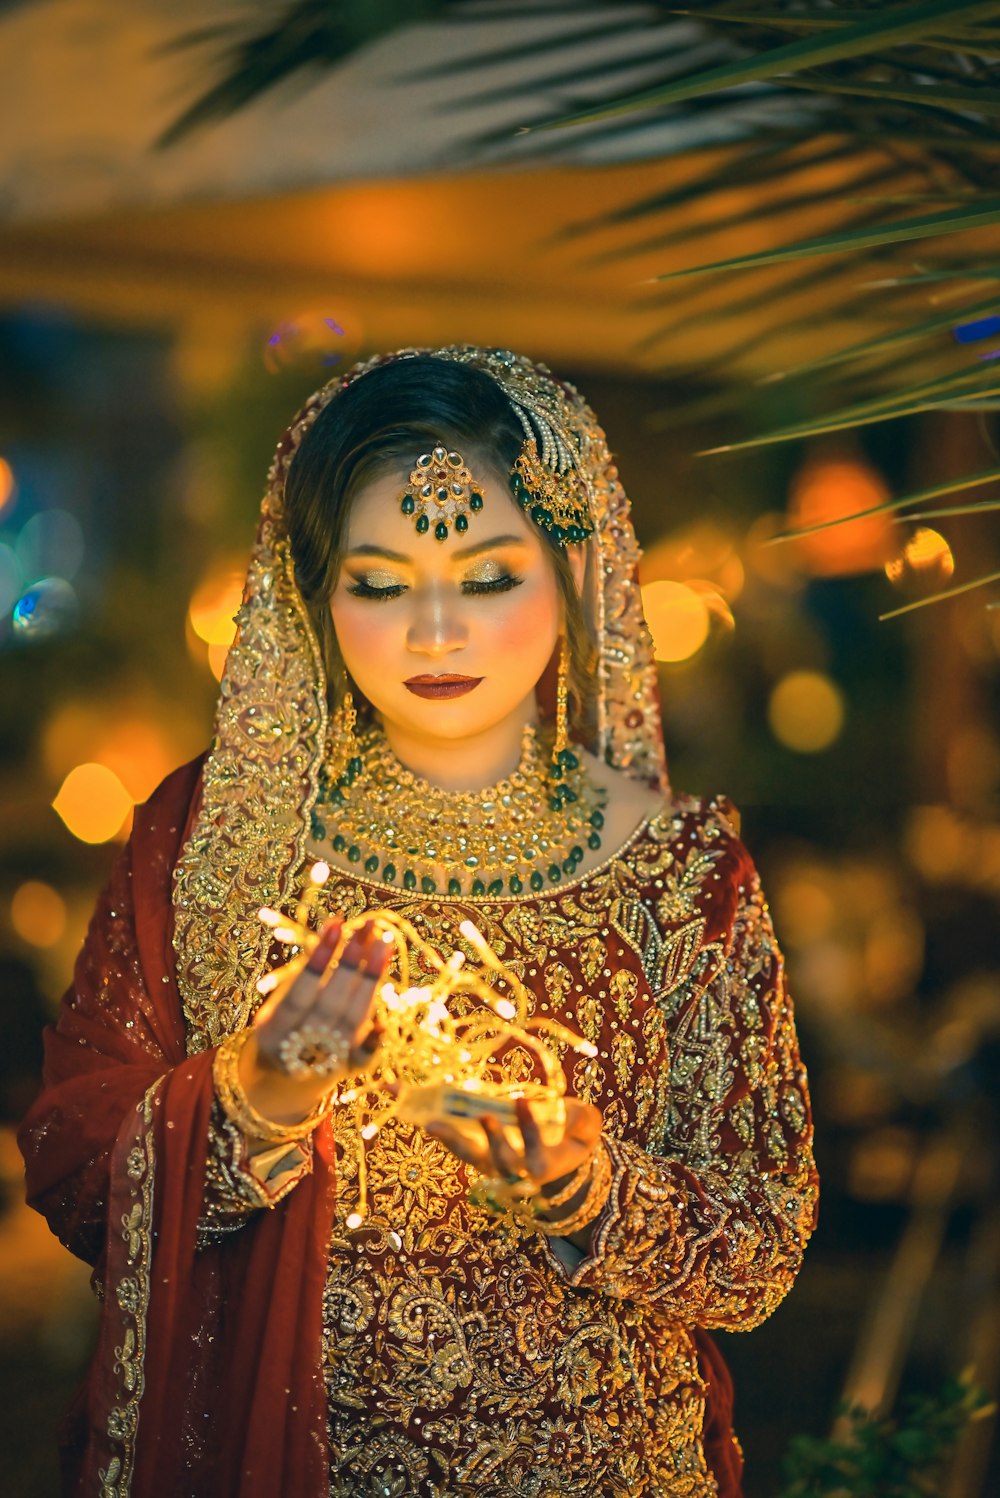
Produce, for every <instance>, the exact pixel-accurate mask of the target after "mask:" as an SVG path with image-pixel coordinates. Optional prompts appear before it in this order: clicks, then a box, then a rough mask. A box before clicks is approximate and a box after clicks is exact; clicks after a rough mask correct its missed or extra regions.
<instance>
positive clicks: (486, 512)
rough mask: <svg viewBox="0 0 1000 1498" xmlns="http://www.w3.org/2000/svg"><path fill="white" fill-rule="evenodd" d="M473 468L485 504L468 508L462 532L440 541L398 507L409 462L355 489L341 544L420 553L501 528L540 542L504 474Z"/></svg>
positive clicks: (458, 545) (461, 544) (444, 550)
mask: <svg viewBox="0 0 1000 1498" xmlns="http://www.w3.org/2000/svg"><path fill="white" fill-rule="evenodd" d="M411 466H412V465H411ZM473 472H474V475H475V478H476V482H477V483H478V484H479V486H480V488H481V489H482V491H483V508H482V509H481V510H480V511H478V512H476V513H472V514H470V516H469V528H468V530H467V531H466V532H465V533H464V535H463V534H460V533H458V532H457V531H456V530H455V529H454V527H452V528H451V529H450V530H449V533H448V535H447V537H446V538H445V540H443V541H438V540H437V539H436V538H435V537H434V536H433V534H431V533H430V532H425V533H424V534H423V535H421V534H419V533H418V532H417V530H416V527H415V525H414V523H413V519H412V517H410V516H408V515H404V514H403V512H402V510H401V509H400V500H401V498H402V496H403V492H404V490H405V489H406V486H407V482H408V479H409V474H410V466H407V465H406V464H405V463H403V464H401V465H400V467H399V469H398V471H392V470H390V471H389V472H387V473H383V474H381V475H380V476H379V477H378V478H376V479H372V480H371V482H370V483H367V484H365V485H364V487H363V488H361V489H359V490H358V492H357V494H356V495H355V496H354V499H353V500H352V502H351V508H350V513H349V515H348V519H347V531H346V535H345V538H344V550H345V551H351V550H353V549H354V548H355V547H357V546H372V545H380V544H381V545H385V546H386V547H388V548H389V549H390V550H392V551H395V552H406V553H407V554H408V555H412V556H413V557H415V558H422V557H424V556H427V555H442V554H443V555H448V554H449V553H450V552H451V551H462V550H465V549H467V548H468V547H470V546H474V545H475V544H476V542H477V541H484V540H487V539H489V537H490V536H493V535H499V534H501V533H502V534H503V535H505V536H516V537H517V538H518V539H520V540H522V541H526V542H530V543H531V544H532V545H534V546H537V547H540V546H541V545H542V541H541V537H540V536H539V535H538V532H537V530H536V529H535V527H534V525H532V523H531V521H530V520H529V519H528V517H527V516H526V515H525V514H524V511H523V510H522V509H521V507H520V505H518V504H517V502H516V501H515V499H514V497H513V495H512V494H511V492H510V488H509V486H508V484H507V482H506V480H505V479H503V478H501V477H500V475H499V474H497V473H494V472H493V471H491V470H490V469H489V468H482V467H477V468H476V469H474V470H473Z"/></svg>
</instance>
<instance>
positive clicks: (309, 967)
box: [266, 917, 343, 1030]
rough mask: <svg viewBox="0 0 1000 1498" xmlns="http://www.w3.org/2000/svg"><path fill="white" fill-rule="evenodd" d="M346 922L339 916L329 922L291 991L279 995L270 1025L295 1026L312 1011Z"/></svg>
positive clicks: (269, 1016)
mask: <svg viewBox="0 0 1000 1498" xmlns="http://www.w3.org/2000/svg"><path fill="white" fill-rule="evenodd" d="M342 925H343V922H342V921H341V920H340V918H339V917H336V918H335V919H334V920H332V921H328V922H327V924H326V925H325V926H324V927H323V930H322V931H321V932H320V935H319V939H318V940H317V942H316V945H315V947H314V948H313V950H312V951H311V952H310V954H309V958H308V960H307V962H306V965H305V967H304V968H303V969H302V971H301V972H300V973H299V974H298V976H297V977H296V978H295V980H294V981H293V983H292V984H291V986H290V987H289V989H288V991H287V992H286V993H284V994H280V995H276V1003H275V1006H274V1009H273V1012H271V1013H269V1014H268V1016H267V1021H266V1022H267V1024H268V1025H271V1024H274V1025H275V1027H276V1028H278V1029H281V1030H285V1029H294V1028H295V1026H296V1024H298V1023H300V1022H301V1020H302V1018H303V1016H304V1015H306V1014H307V1013H308V1012H309V1009H310V1008H311V1007H312V1004H313V1002H314V1000H315V998H316V994H317V993H318V992H319V990H320V989H321V988H322V986H323V982H324V979H323V974H324V973H325V972H326V970H327V968H328V967H329V965H330V962H331V960H332V958H333V953H334V950H335V948H336V945H337V942H338V941H339V940H340V930H341V927H342Z"/></svg>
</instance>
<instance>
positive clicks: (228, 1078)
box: [212, 1030, 329, 1144]
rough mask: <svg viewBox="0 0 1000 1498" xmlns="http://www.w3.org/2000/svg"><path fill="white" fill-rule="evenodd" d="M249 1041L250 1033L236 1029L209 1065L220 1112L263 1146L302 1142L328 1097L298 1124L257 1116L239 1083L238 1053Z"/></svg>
mask: <svg viewBox="0 0 1000 1498" xmlns="http://www.w3.org/2000/svg"><path fill="white" fill-rule="evenodd" d="M249 1039H250V1031H249V1030H237V1031H236V1033H235V1035H228V1036H227V1037H226V1039H225V1040H224V1041H223V1042H222V1044H221V1045H220V1046H219V1048H218V1050H217V1051H216V1053H215V1059H214V1060H213V1062H212V1079H213V1081H214V1082H215V1093H216V1096H217V1097H218V1099H219V1103H220V1104H221V1106H222V1111H223V1112H224V1113H225V1115H226V1117H227V1118H228V1119H229V1121H230V1123H233V1124H235V1125H236V1127H237V1128H238V1129H239V1130H240V1132H241V1133H242V1134H246V1135H248V1136H249V1137H250V1138H251V1139H259V1140H261V1141H262V1142H263V1143H266V1144H291V1143H292V1142H293V1141H294V1140H296V1139H305V1137H306V1135H307V1134H311V1133H312V1131H313V1129H315V1127H316V1125H317V1124H318V1123H319V1121H320V1119H321V1118H322V1117H323V1114H324V1113H325V1112H326V1110H327V1108H328V1106H329V1096H326V1097H324V1098H323V1099H322V1100H321V1102H320V1103H318V1104H317V1106H316V1107H315V1108H314V1109H313V1110H312V1112H311V1113H310V1114H309V1116H308V1117H307V1118H304V1119H303V1120H302V1122H301V1123H297V1124H279V1123H274V1122H273V1121H272V1120H271V1119H270V1118H265V1117H264V1115H263V1113H258V1112H257V1109H256V1108H255V1107H254V1106H253V1104H252V1103H251V1101H250V1099H249V1098H248V1097H247V1095H246V1093H245V1092H244V1091H243V1085H242V1083H241V1082H240V1074H239V1062H240V1052H241V1051H242V1050H243V1047H244V1046H245V1045H246V1043H247V1041H248V1040H249Z"/></svg>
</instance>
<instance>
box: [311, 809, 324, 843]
mask: <svg viewBox="0 0 1000 1498" xmlns="http://www.w3.org/2000/svg"><path fill="white" fill-rule="evenodd" d="M309 831H310V832H311V834H312V836H313V839H314V841H316V842H318V843H321V842H322V841H323V839H324V838H325V837H326V828H325V827H324V826H323V823H322V822H321V821H320V820H319V818H318V817H317V816H316V815H315V813H314V814H313V815H312V816H311V817H310V818H309Z"/></svg>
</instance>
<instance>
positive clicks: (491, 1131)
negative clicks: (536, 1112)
mask: <svg viewBox="0 0 1000 1498" xmlns="http://www.w3.org/2000/svg"><path fill="white" fill-rule="evenodd" d="M482 1126H483V1131H484V1133H485V1134H486V1138H487V1140H488V1141H489V1146H490V1155H491V1157H492V1159H493V1163H494V1164H495V1165H496V1167H497V1174H498V1175H503V1176H515V1177H516V1178H517V1179H518V1180H519V1179H520V1178H521V1176H523V1175H524V1173H525V1161H524V1158H523V1156H520V1155H518V1153H517V1151H516V1150H514V1149H512V1148H511V1146H510V1145H509V1144H508V1142H507V1138H506V1136H505V1134H504V1131H503V1129H502V1128H501V1127H500V1125H499V1124H498V1123H497V1121H496V1119H495V1118H493V1117H492V1116H490V1115H487V1117H486V1118H484V1119H482Z"/></svg>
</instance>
